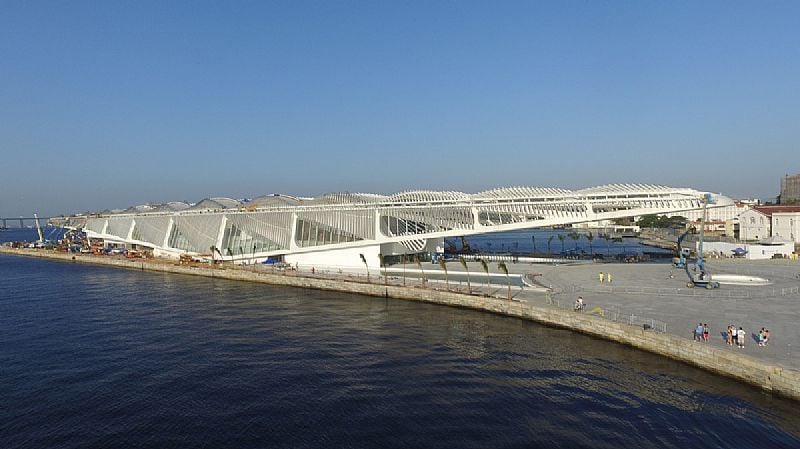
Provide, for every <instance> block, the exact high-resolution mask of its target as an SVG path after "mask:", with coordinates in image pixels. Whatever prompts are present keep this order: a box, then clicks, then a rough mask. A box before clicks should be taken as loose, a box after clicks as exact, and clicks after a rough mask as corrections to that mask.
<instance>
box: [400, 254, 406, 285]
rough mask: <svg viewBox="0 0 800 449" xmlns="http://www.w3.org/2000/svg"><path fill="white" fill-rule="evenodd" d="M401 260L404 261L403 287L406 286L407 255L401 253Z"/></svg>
mask: <svg viewBox="0 0 800 449" xmlns="http://www.w3.org/2000/svg"><path fill="white" fill-rule="evenodd" d="M400 261H401V262H403V287H405V286H406V255H405V254H400Z"/></svg>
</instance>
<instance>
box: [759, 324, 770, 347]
mask: <svg viewBox="0 0 800 449" xmlns="http://www.w3.org/2000/svg"><path fill="white" fill-rule="evenodd" d="M767 343H769V329H764V328H763V327H762V328H761V330H760V331H758V345H759V346H766V345H767Z"/></svg>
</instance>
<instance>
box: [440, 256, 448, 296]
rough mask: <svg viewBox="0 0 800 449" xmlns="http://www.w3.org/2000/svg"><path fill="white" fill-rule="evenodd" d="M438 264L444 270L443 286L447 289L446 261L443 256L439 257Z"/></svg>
mask: <svg viewBox="0 0 800 449" xmlns="http://www.w3.org/2000/svg"><path fill="white" fill-rule="evenodd" d="M439 266H440V267H442V270H444V286H445V288H446V289H447V290H448V291H449V290H450V282H449V281H448V280H447V262H445V260H444V257H440V258H439Z"/></svg>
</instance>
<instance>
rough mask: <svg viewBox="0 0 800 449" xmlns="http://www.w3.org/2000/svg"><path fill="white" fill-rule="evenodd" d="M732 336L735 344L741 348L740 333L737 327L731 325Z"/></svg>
mask: <svg viewBox="0 0 800 449" xmlns="http://www.w3.org/2000/svg"><path fill="white" fill-rule="evenodd" d="M731 334H732V339H733V344H734V345H736V346H739V332H738V331H737V330H736V326H734V325H733V324H731Z"/></svg>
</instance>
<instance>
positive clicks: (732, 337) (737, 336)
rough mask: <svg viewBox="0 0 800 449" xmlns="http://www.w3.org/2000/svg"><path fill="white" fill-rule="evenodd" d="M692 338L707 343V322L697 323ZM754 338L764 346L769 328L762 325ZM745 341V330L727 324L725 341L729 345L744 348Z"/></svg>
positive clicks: (767, 339)
mask: <svg viewBox="0 0 800 449" xmlns="http://www.w3.org/2000/svg"><path fill="white" fill-rule="evenodd" d="M694 340H695V341H702V342H706V343H708V324H706V323H697V327H696V328H695V329H694ZM756 340H757V341H758V345H759V346H766V345H767V344H768V343H769V329H765V328H763V327H762V328H761V330H760V331H758V335H757V336H756ZM746 341H747V332H745V331H744V329H743V328H742V327H741V326H739V329H736V326H734V325H733V324H729V325H728V333H727V337H726V342H727V343H728V344H729V345H730V346H734V345H736V346H737V347H738V348H744V344H745V342H746Z"/></svg>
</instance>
